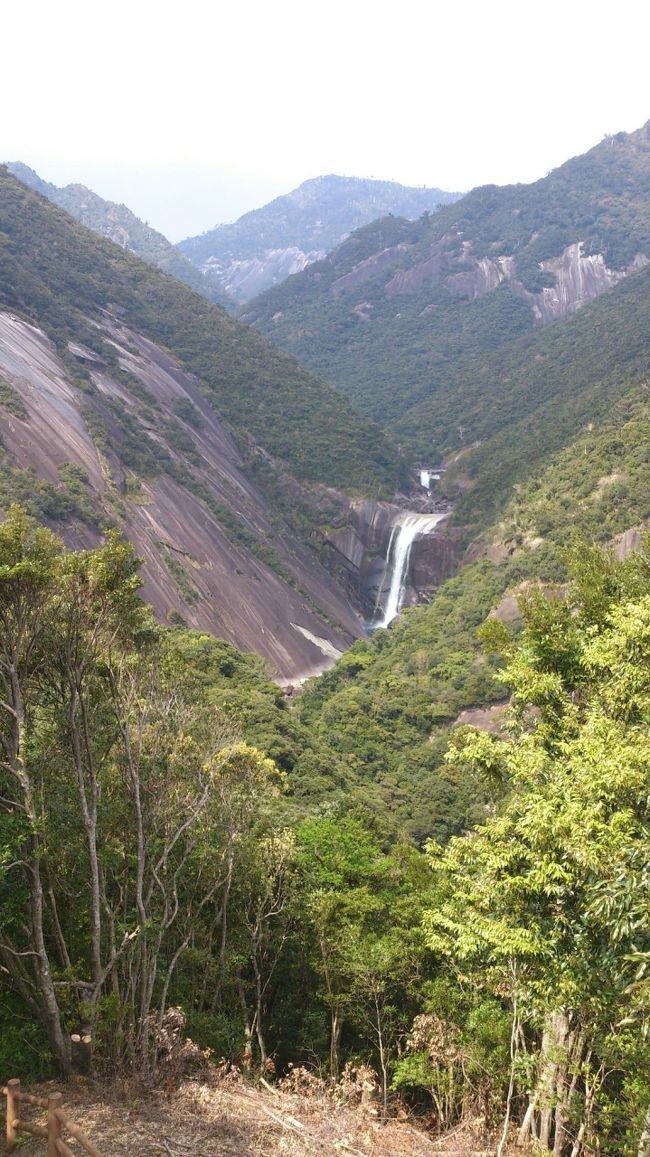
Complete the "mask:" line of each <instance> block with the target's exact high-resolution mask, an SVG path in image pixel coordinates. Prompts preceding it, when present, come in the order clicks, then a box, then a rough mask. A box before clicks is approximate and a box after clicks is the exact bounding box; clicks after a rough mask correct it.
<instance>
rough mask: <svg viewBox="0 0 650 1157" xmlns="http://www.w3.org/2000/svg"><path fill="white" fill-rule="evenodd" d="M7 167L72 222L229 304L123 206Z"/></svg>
mask: <svg viewBox="0 0 650 1157" xmlns="http://www.w3.org/2000/svg"><path fill="white" fill-rule="evenodd" d="M7 169H8V170H9V172H10V173H12V174H13V176H14V177H17V178H18V180H19V181H22V182H23V184H25V185H29V187H30V189H34V190H35V191H36V192H37V193H40V194H41V195H42V196H43V197H47V199H48V201H52V203H53V204H54V205H58V206H59V208H60V209H65V211H66V213H69V214H70V216H71V217H74V218H75V220H76V221H80V222H81V224H82V225H87V226H88V228H89V229H92V230H93V231H94V232H95V233H100V234H101V235H102V236H103V237H108V238H109V239H110V240H111V241H114V242H115V244H116V245H120V246H121V247H122V248H123V249H129V250H130V251H131V253H136V254H137V255H138V257H141V258H142V260H143V261H148V262H149V264H150V265H155V266H156V267H157V268H158V269H162V271H163V273H170V274H171V275H172V277H176V278H178V280H179V281H182V282H183V283H184V285H189V287H190V289H193V290H194V292H195V293H200V294H201V296H202V297H207V298H208V301H213V302H217V303H218V304H219V305H223V306H227V305H228V304H231V305H232V302H229V299H228V295H227V293H225V291H224V290H223V289H222V288H221V286H220V285H217V284H216V283H215V282H214V281H208V280H207V279H206V278H205V277H203V276H202V275H201V273H200V272H198V271H197V269H196V266H195V265H193V264H192V262H191V261H189V260H188V259H187V258H186V257H183V254H182V253H179V251H178V249H177V248H176V246H175V245H172V243H171V241H168V240H167V238H166V237H163V235H162V233H158V232H157V230H155V229H152V228H151V226H150V225H147V224H146V223H145V222H144V221H141V220H140V218H139V217H136V215H135V213H132V212H131V210H130V209H128V208H127V206H126V205H118V204H116V203H115V202H114V201H106V200H105V199H104V198H103V197H100V196H99V195H98V194H97V193H94V192H93V190H92V189H88V188H87V187H86V186H85V185H78V184H74V185H64V186H62V187H61V186H59V185H53V184H52V182H51V181H44V180H43V179H42V177H39V175H38V173H36V172H34V170H33V169H30V167H29V165H25V164H23V163H22V161H11V162H9V163H8V164H7Z"/></svg>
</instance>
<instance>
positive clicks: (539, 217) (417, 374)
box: [242, 123, 650, 458]
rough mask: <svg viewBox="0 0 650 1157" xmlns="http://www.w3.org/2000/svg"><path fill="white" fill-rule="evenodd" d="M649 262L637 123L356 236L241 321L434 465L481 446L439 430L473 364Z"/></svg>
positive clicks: (454, 421)
mask: <svg viewBox="0 0 650 1157" xmlns="http://www.w3.org/2000/svg"><path fill="white" fill-rule="evenodd" d="M649 258H650V123H649V124H647V125H644V126H643V127H642V128H641V129H639V130H637V131H636V132H635V133H619V134H616V135H615V136H613V137H611V138H607V139H606V140H605V141H604V142H601V144H599V145H597V146H595V148H594V149H592V150H590V151H589V152H588V153H587V154H585V155H584V156H582V157H577V158H573V159H571V160H569V161H567V162H566V163H565V164H564V165H562V166H560V167H559V168H558V169H556V170H553V171H552V172H551V173H550V174H548V176H547V177H544V178H542V179H541V180H540V181H537V182H534V183H533V184H531V185H512V186H503V187H497V186H484V187H482V188H479V189H475V190H472V191H471V192H470V193H468V194H467V195H466V196H464V197H463V198H461V199H460V200H459V201H457V202H455V203H454V204H453V205H450V206H445V207H443V208H441V209H440V210H439V211H438V212H437V213H436V214H435V215H433V216H431V217H429V218H422V219H420V220H418V221H416V222H412V223H409V222H407V221H405V220H398V219H396V218H385V219H384V220H383V221H378V222H374V223H372V224H371V225H368V226H365V227H364V228H362V229H360V230H358V231H356V232H355V233H354V234H353V235H352V236H351V237H350V238H348V239H347V240H346V241H345V242H343V244H342V245H341V246H339V247H338V249H336V250H335V251H333V252H332V253H331V254H330V255H329V256H328V257H327V258H325V259H324V260H323V261H320V262H318V263H316V264H315V265H312V266H310V267H309V268H307V269H306V270H304V271H303V272H302V273H300V274H298V275H296V277H294V278H292V279H291V280H289V281H286V282H284V283H283V284H282V285H280V286H277V287H276V288H274V289H270V290H268V291H267V292H266V293H265V294H263V295H261V296H260V297H259V298H257V299H255V300H254V301H252V302H250V303H249V304H248V306H247V307H245V309H244V310H243V311H242V316H243V318H244V319H245V320H247V321H249V322H251V323H253V324H255V325H256V326H258V328H260V329H261V330H262V332H264V333H266V334H267V335H268V336H270V337H272V339H273V340H274V341H276V342H278V344H280V345H282V346H283V348H285V349H288V350H290V351H291V352H292V353H294V354H295V355H296V356H298V357H299V358H300V359H301V360H302V361H303V362H304V363H305V364H306V365H309V366H311V367H312V368H313V369H316V370H317V371H318V372H320V373H322V374H324V375H325V376H327V378H328V379H329V380H330V381H333V382H334V383H335V384H336V385H337V386H338V387H339V388H340V389H341V390H342V392H344V393H345V394H346V395H347V396H348V397H350V398H351V399H353V400H354V402H355V404H356V405H358V406H359V407H360V408H361V409H362V411H363V412H364V413H366V414H367V415H368V416H369V417H372V418H373V420H375V421H379V422H380V424H381V425H383V426H384V428H388V429H392V430H393V431H394V432H395V433H396V434H397V435H398V436H399V438H400V440H402V441H407V440H408V444H409V446H410V447H411V448H412V449H414V450H415V452H417V453H418V454H421V453H425V454H426V453H427V452H428V453H430V454H432V455H433V456H434V458H436V457H439V456H441V455H442V454H444V453H448V452H450V451H454V450H458V449H460V448H462V447H463V445H465V444H467V443H468V442H471V441H472V440H474V438H475V437H477V436H480V435H479V433H478V430H475V429H474V427H473V424H472V421H471V420H467V421H462V420H461V426H462V430H459V419H458V417H457V416H456V413H455V411H454V416H453V417H452V414H451V409H450V413H449V420H448V421H446V426H445V428H444V429H442V430H441V429H440V427H441V426H444V425H445V419H444V414H445V413H446V409H447V408H448V407H451V405H452V396H455V397H456V398H462V397H463V391H464V390H465V389H466V388H467V387H468V386H472V388H473V385H474V383H475V382H476V381H477V374H479V375H480V374H481V372H482V367H483V363H484V361H485V359H490V358H491V357H492V356H493V355H494V354H495V351H498V350H503V351H507V350H508V346H509V343H511V342H514V343H516V342H517V341H525V340H529V339H530V340H534V339H533V337H532V335H533V334H534V331H535V329H536V328H538V327H539V326H540V325H543V324H545V323H549V322H553V321H557V320H561V319H562V318H563V317H566V316H568V315H569V314H570V313H572V312H575V310H576V309H580V308H582V306H584V304H585V303H586V302H588V301H589V300H593V299H594V298H595V297H598V296H600V295H601V294H602V293H603V292H606V291H608V290H609V289H611V288H612V287H614V286H615V285H617V284H618V283H619V282H620V281H622V280H623V279H624V278H625V277H627V276H630V275H634V274H638V273H639V272H640V271H641V269H642V268H643V266H644V265H645V264H646V263H647V261H648V259H649ZM507 357H508V354H507V352H504V358H503V360H504V364H506V363H507ZM491 381H492V377H491V376H490V383H491ZM486 396H488V395H486ZM412 407H417V411H416V410H415V409H414V410H413V416H412V420H410V419H409V411H410V410H411V408H412ZM427 407H428V410H427V419H428V420H429V421H430V422H431V423H432V425H436V426H437V427H438V429H437V432H436V435H435V437H428V431H427V422H426V421H423V414H424V410H425V409H426V408H427ZM436 409H437V410H438V411H439V412H440V411H441V412H442V414H443V419H442V421H434V417H433V415H434V411H435V410H436ZM457 409H458V407H457V406H456V407H455V410H457Z"/></svg>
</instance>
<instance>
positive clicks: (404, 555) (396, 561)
mask: <svg viewBox="0 0 650 1157" xmlns="http://www.w3.org/2000/svg"><path fill="white" fill-rule="evenodd" d="M445 517H446V512H444V511H443V512H441V513H438V514H410V513H409V512H408V511H405V512H404V514H402V515H400V517H399V518H398V519H397V521H396V522H395V524H394V526H393V529H392V531H391V536H390V541H389V543H388V553H387V555H386V565H385V567H384V575H383V578H382V581H381V585H380V588H379V594H378V596H377V609H376V612H375V613H377V612H378V611H379V603H380V602H381V601H382V596H383V592H384V591H385V589H386V585H387V582H388V577H389V575H390V585H389V587H388V595H387V596H386V602H385V604H384V609H383V614H382V617H381V618H380V619H379V620H377V621H375V623H374V624H373V625H374V627H375V628H377V627H387V626H388V624H389V623H392V621H393V619H394V618H395V616H396V615H397V614H399V611H400V608H401V606H402V603H403V602H404V594H405V591H406V584H407V581H408V573H409V562H410V558H411V547H412V546H413V543H414V542H415V539H416V538H421V537H422V536H423V535H425V534H431V532H432V531H433V529H434V528H435V527H436V526H437V525H438V523H439V522H440V521H441V519H443V518H445Z"/></svg>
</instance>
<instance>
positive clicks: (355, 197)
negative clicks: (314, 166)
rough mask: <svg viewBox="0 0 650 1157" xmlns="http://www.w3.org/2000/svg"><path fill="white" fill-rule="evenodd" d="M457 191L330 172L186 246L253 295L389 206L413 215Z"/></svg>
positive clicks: (230, 285) (238, 293)
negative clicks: (408, 185) (415, 186)
mask: <svg viewBox="0 0 650 1157" xmlns="http://www.w3.org/2000/svg"><path fill="white" fill-rule="evenodd" d="M458 196H459V194H457V193H447V192H445V191H444V190H443V189H437V188H426V187H422V188H409V187H407V186H405V185H400V184H399V183H398V182H397V181H376V180H374V179H373V178H364V177H343V176H340V175H338V174H336V173H328V174H326V175H324V176H318V177H310V178H308V180H306V181H303V183H302V184H301V185H298V187H297V188H296V189H292V190H291V192H289V193H285V194H283V195H282V196H280V197H276V198H275V199H274V200H273V201H270V202H269V203H268V204H267V205H263V206H262V207H261V208H260V209H252V210H250V211H249V212H248V213H244V215H243V216H242V217H240V218H239V219H238V220H237V221H235V222H233V223H232V224H230V225H218V226H216V227H215V228H214V229H211V230H209V231H208V232H207V233H203V234H201V235H200V236H198V237H189V238H188V239H187V240H186V241H181V242H180V244H179V249H180V250H181V251H182V252H183V253H184V254H185V255H186V256H187V257H189V258H190V260H192V261H194V262H195V263H196V265H198V267H199V268H200V269H201V270H202V272H203V273H204V274H205V275H206V276H207V277H209V278H210V279H212V280H214V281H215V282H216V283H218V284H220V285H222V286H223V288H224V289H226V291H227V292H228V293H229V294H231V295H232V296H233V297H235V298H236V299H238V300H239V301H248V300H249V299H250V298H251V297H254V296H255V295H256V294H258V293H261V292H262V291H263V290H265V289H268V288H270V287H271V286H272V285H277V284H278V283H279V282H280V281H283V280H284V279H285V277H288V276H289V275H290V274H291V273H298V272H300V271H301V270H302V269H304V268H305V267H306V266H307V265H310V264H312V263H313V262H314V261H318V260H320V259H321V258H322V257H324V256H325V255H326V254H327V253H329V252H330V251H331V250H332V249H334V248H335V247H336V246H337V245H338V244H340V243H341V242H342V241H344V240H345V238H346V237H348V236H349V235H350V233H352V232H353V231H354V230H355V229H358V228H359V227H360V226H362V225H366V224H367V223H368V222H370V221H373V220H375V219H376V218H378V217H384V216H385V215H386V214H389V213H392V214H394V215H395V216H398V217H406V218H408V219H409V220H413V219H415V218H417V217H420V216H421V215H422V214H423V213H424V212H427V211H431V210H435V209H437V208H438V206H439V205H441V204H449V203H450V202H451V201H454V200H456V199H457V198H458Z"/></svg>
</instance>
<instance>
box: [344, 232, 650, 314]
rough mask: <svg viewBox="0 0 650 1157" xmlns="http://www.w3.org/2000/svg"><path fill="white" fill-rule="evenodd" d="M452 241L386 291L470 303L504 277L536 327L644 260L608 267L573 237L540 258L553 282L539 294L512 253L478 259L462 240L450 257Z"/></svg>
mask: <svg viewBox="0 0 650 1157" xmlns="http://www.w3.org/2000/svg"><path fill="white" fill-rule="evenodd" d="M455 240H456V239H452V238H450V237H444V238H443V239H442V240H441V241H439V242H437V243H436V244H435V245H433V246H431V249H430V251H429V253H428V255H427V256H426V257H425V258H424V259H422V260H419V261H417V262H416V263H415V264H414V265H412V266H411V268H409V269H399V270H398V271H397V272H396V273H395V274H394V276H393V277H392V278H391V279H390V280H389V281H388V282H387V283H386V285H385V293H386V295H387V296H388V297H395V296H399V295H400V294H414V293H422V292H423V291H425V290H427V289H432V288H434V287H436V286H442V287H443V288H445V289H446V290H447V291H448V292H449V293H452V294H459V295H460V296H462V297H466V298H467V299H468V301H475V300H476V299H477V298H479V297H484V296H485V294H487V293H491V292H492V290H494V289H496V288H497V287H498V286H499V285H501V283H502V282H504V281H507V282H508V283H509V284H510V287H511V289H512V292H513V293H514V294H515V295H516V296H517V297H520V298H523V299H524V300H525V301H527V302H528V303H529V305H530V307H531V310H532V313H533V317H534V319H535V321H536V322H537V323H538V324H539V325H546V324H548V323H549V322H551V321H556V320H557V319H558V318H561V317H566V316H567V315H568V314H570V313H574V312H575V310H576V309H579V308H580V306H581V305H584V304H585V302H587V301H592V300H593V299H594V298H595V297H599V296H600V295H601V293H605V291H606V290H608V289H611V287H612V286H613V285H616V284H617V283H618V282H619V281H622V280H623V278H624V277H627V276H628V275H629V274H630V273H636V272H638V270H640V269H642V268H643V267H644V265H647V264H648V258H647V257H646V256H645V254H643V253H637V255H636V256H635V258H634V261H633V262H632V263H631V264H630V265H629V266H628V267H627V268H626V269H618V270H616V269H609V268H608V267H607V265H606V263H605V260H604V258H603V256H602V254H600V253H595V254H588V255H586V256H585V255H583V252H582V249H583V243H582V242H581V241H576V242H574V243H573V244H572V245H567V247H566V248H565V249H564V250H563V251H562V253H560V254H559V256H558V257H553V258H550V259H549V260H548V261H542V262H540V264H539V269H540V271H542V272H544V273H546V274H548V276H549V280H552V281H553V284H552V285H550V286H546V287H544V288H543V289H541V290H539V291H538V292H532V291H531V290H529V289H527V288H526V286H525V285H524V283H523V281H521V280H520V278H519V277H518V273H517V262H516V259H515V258H514V257H511V256H501V257H494V258H492V257H480V258H476V257H474V256H473V255H472V250H471V245H470V244H469V243H468V242H465V243H464V244H463V246H462V253H461V256H460V257H457V258H450V257H449V253H448V249H449V246H450V245H451V244H452V243H454V242H455ZM409 248H412V247H409V246H407V245H398V246H395V247H394V248H393V249H387V250H384V251H383V252H382V253H378V254H375V255H373V256H371V257H368V258H367V259H366V260H365V261H364V262H361V263H360V264H359V265H358V266H357V267H356V268H355V269H353V270H351V271H350V272H349V273H347V274H346V275H345V276H343V277H340V278H339V279H338V280H337V281H335V282H334V283H333V285H332V290H333V291H335V290H336V287H339V288H342V287H345V286H347V287H352V286H356V285H358V284H361V283H362V282H363V281H365V280H368V279H369V277H370V276H372V275H373V274H374V273H376V272H380V271H381V270H382V269H385V268H387V267H390V265H391V263H393V264H395V263H397V262H398V261H399V260H400V259H401V258H402V257H403V254H404V252H406V251H407V250H408V249H409ZM454 265H460V266H461V268H460V269H459V271H458V272H453V268H454ZM450 269H451V272H450Z"/></svg>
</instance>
